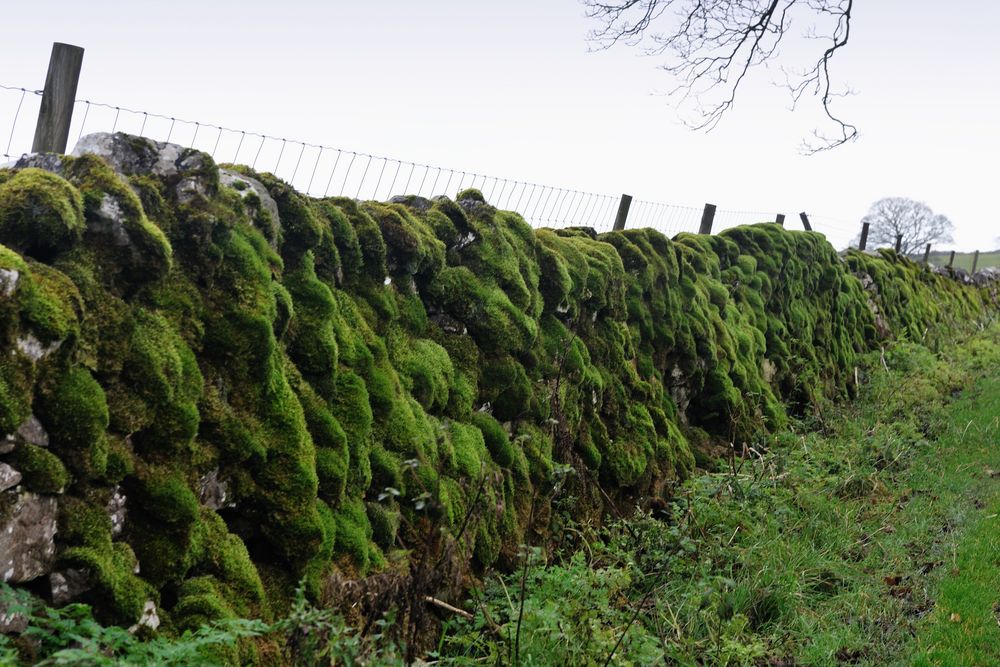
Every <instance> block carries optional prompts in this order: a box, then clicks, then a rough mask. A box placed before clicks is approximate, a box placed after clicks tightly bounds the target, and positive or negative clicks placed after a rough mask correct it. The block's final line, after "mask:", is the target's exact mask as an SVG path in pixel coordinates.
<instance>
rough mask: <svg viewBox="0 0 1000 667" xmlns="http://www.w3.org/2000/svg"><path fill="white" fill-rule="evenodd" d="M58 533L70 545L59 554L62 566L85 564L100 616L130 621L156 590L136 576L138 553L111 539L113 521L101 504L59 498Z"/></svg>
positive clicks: (81, 565)
mask: <svg viewBox="0 0 1000 667" xmlns="http://www.w3.org/2000/svg"><path fill="white" fill-rule="evenodd" d="M58 535H59V536H60V539H61V540H63V541H64V542H65V543H66V544H67V545H69V546H68V548H67V549H66V550H65V551H64V552H63V553H62V554H61V555H60V557H59V564H60V565H61V566H63V567H75V568H85V569H86V570H87V571H88V572H89V579H90V583H91V584H92V586H93V590H92V591H91V592H89V593H87V596H88V597H89V598H90V601H91V602H93V603H95V607H96V608H97V610H98V613H99V615H100V616H101V617H103V618H105V619H106V620H107V621H109V622H112V623H120V624H122V625H131V624H132V623H135V622H136V621H137V620H138V619H139V616H140V614H141V613H142V609H143V606H144V605H145V602H146V600H153V601H154V602H155V601H156V600H157V599H158V596H157V594H156V590H155V589H154V588H153V587H152V586H150V584H149V583H147V582H146V581H144V580H143V579H142V578H140V577H138V576H136V574H135V570H136V566H137V560H136V556H135V554H134V553H133V551H132V549H131V548H130V546H129V545H128V544H126V543H124V542H112V541H111V521H110V519H109V518H108V515H107V513H106V512H105V511H104V510H103V508H102V507H95V506H94V505H91V504H89V503H87V502H85V501H83V500H81V499H78V498H73V497H66V498H62V499H61V500H60V502H59V523H58Z"/></svg>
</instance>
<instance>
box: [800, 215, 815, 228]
mask: <svg viewBox="0 0 1000 667" xmlns="http://www.w3.org/2000/svg"><path fill="white" fill-rule="evenodd" d="M799 220H801V221H802V226H803V227H804V228H805V230H806V231H807V232H811V231H812V230H813V228H812V225H810V224H809V216H808V215H806V212H805V211H802V212H801V213H799Z"/></svg>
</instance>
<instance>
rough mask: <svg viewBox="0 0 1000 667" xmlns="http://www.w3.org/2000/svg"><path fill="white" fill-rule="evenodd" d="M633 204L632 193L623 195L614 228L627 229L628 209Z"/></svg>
mask: <svg viewBox="0 0 1000 667" xmlns="http://www.w3.org/2000/svg"><path fill="white" fill-rule="evenodd" d="M631 205H632V195H622V199H621V201H620V202H618V215H617V216H615V225H614V227H612V229H613V230H615V231H618V230H621V229H625V221H626V220H628V209H629V207H630V206H631Z"/></svg>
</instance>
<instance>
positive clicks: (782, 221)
mask: <svg viewBox="0 0 1000 667" xmlns="http://www.w3.org/2000/svg"><path fill="white" fill-rule="evenodd" d="M774 221H775V222H776V223H778V224H779V225H781V226H782V227H784V226H785V214H784V213H779V214H778V215H776V216H774Z"/></svg>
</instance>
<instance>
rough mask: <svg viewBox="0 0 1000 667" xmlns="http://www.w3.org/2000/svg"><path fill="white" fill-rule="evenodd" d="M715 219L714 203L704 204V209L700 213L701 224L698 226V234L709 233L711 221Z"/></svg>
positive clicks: (710, 231)
mask: <svg viewBox="0 0 1000 667" xmlns="http://www.w3.org/2000/svg"><path fill="white" fill-rule="evenodd" d="M714 221H715V204H705V210H704V211H702V213H701V226H700V227H699V228H698V233H699V234H711V233H712V222H714Z"/></svg>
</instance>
